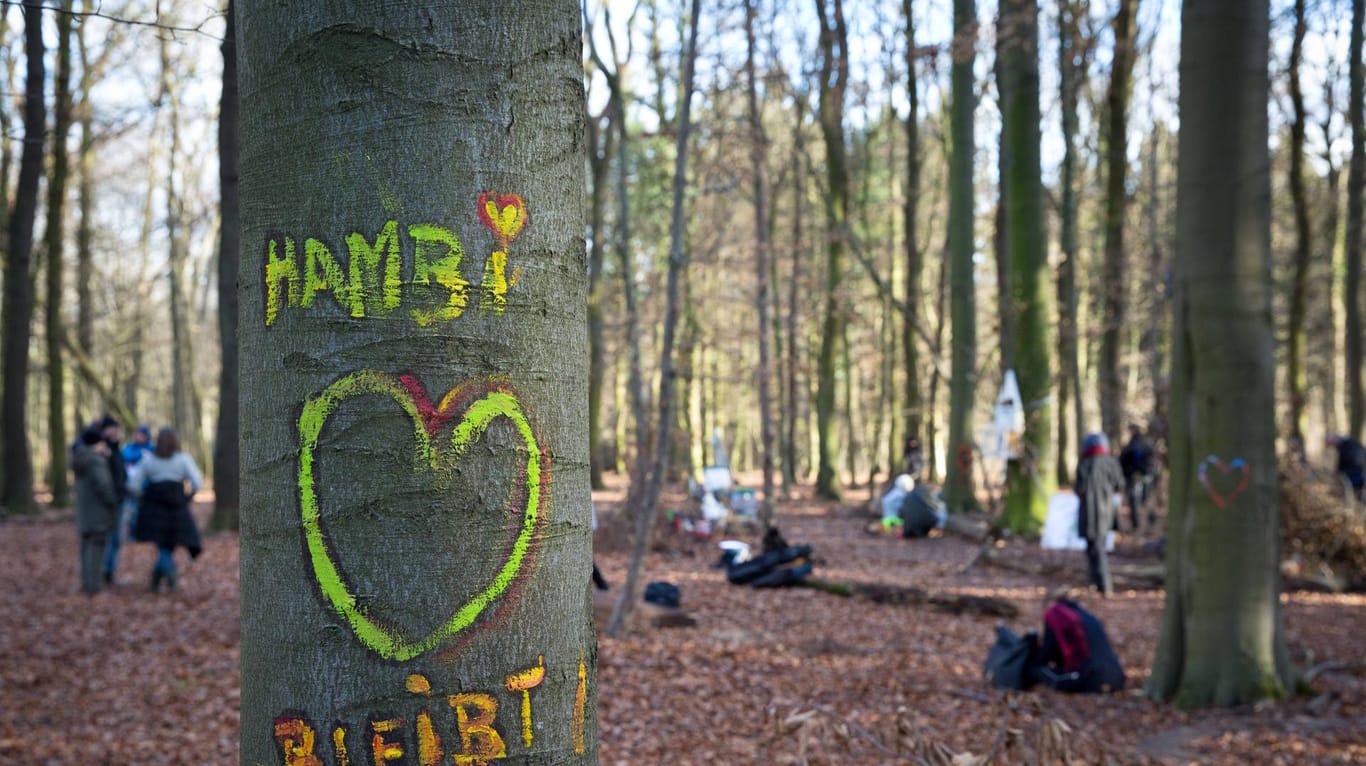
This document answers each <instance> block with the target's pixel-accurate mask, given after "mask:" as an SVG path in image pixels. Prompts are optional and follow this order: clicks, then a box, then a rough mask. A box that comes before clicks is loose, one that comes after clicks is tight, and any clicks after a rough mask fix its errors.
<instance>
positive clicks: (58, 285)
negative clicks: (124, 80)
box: [43, 0, 131, 508]
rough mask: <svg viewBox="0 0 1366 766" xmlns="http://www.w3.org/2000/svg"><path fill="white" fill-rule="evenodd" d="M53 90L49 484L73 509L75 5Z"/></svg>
mask: <svg viewBox="0 0 1366 766" xmlns="http://www.w3.org/2000/svg"><path fill="white" fill-rule="evenodd" d="M53 90H54V101H55V104H54V106H53V125H52V172H51V174H50V177H49V178H48V182H47V231H46V232H44V234H43V249H44V250H45V252H46V255H47V268H46V269H45V273H46V276H47V291H46V300H45V302H44V305H43V315H44V323H43V330H44V335H45V338H44V339H45V341H46V345H47V447H48V479H47V482H48V487H50V488H51V490H52V505H53V506H55V507H57V508H65V507H67V506H68V505H70V504H71V488H70V486H69V485H68V484H67V481H66V453H67V449H69V445H68V444H67V441H66V366H65V365H64V364H63V363H62V338H63V336H64V335H65V334H66V327H65V322H63V321H62V309H63V307H64V306H65V305H66V300H65V296H64V293H65V292H66V291H65V289H64V287H63V283H64V281H65V280H64V279H63V276H64V275H65V273H66V258H65V257H64V256H63V249H64V248H63V235H62V224H63V223H64V216H65V215H66V183H67V178H68V177H69V175H70V174H69V173H68V172H67V168H68V165H69V163H68V154H67V151H66V137H67V134H68V133H70V132H71V0H62V7H61V11H60V12H59V13H58V14H57V71H56V73H55V76H54V83H53ZM130 427H131V425H130Z"/></svg>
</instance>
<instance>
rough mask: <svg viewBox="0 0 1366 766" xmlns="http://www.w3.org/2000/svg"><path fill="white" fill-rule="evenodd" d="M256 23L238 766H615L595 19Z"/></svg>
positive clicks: (385, 12) (568, 6) (384, 14)
mask: <svg viewBox="0 0 1366 766" xmlns="http://www.w3.org/2000/svg"><path fill="white" fill-rule="evenodd" d="M236 21H237V27H236V30H237V33H238V36H239V37H240V46H239V55H238V65H239V70H238V71H239V73H240V78H241V79H240V87H241V104H242V114H241V149H242V153H241V202H242V220H243V227H242V257H241V269H240V271H239V272H238V280H239V293H238V297H239V305H240V306H241V307H242V308H243V310H244V313H243V315H242V322H241V327H240V330H239V339H240V344H241V345H240V351H241V370H242V381H241V383H242V402H241V404H242V406H241V414H242V470H243V475H245V476H250V477H251V481H248V482H244V483H243V485H242V498H241V499H242V507H243V508H244V509H247V510H248V512H247V513H244V514H243V516H242V536H241V537H242V565H241V569H242V571H241V579H242V631H243V635H242V706H241V707H242V727H241V763H243V764H257V763H277V764H278V763H280V762H281V760H282V759H283V761H284V762H286V763H292V764H321V763H328V764H340V763H343V762H347V760H348V759H349V762H351V763H359V762H361V761H364V762H367V763H368V762H369V761H370V756H371V754H372V753H373V754H375V758H376V759H377V760H378V761H389V760H396V759H397V758H399V757H403V758H405V759H406V761H407V762H410V763H423V764H435V763H440V762H449V761H447V760H446V759H448V758H453V759H454V762H455V763H483V762H487V761H491V760H494V759H503V758H504V757H506V758H507V761H508V762H510V763H596V762H597V755H596V751H597V731H596V728H597V727H596V713H595V703H594V697H595V687H596V682H595V672H594V666H595V653H596V652H595V645H594V638H593V632H592V626H591V621H590V615H589V598H588V575H589V571H590V568H591V553H590V547H591V546H590V532H589V508H588V506H589V486H588V453H587V450H588V438H587V418H586V413H585V411H584V407H583V403H584V400H585V398H586V397H587V385H586V381H587V359H588V349H587V338H586V334H585V329H584V328H585V306H586V298H587V295H586V289H585V288H586V269H585V265H586V256H585V252H584V243H583V221H584V210H583V206H582V200H583V188H584V187H583V160H582V157H583V150H584V146H583V135H584V133H583V124H582V120H583V115H584V105H583V87H582V76H583V70H582V66H581V63H580V59H579V55H580V51H581V50H582V48H581V45H582V37H581V26H580V17H579V9H578V6H577V4H576V3H573V2H556V3H541V4H535V5H532V4H522V5H519V4H511V5H509V4H506V3H504V4H494V3H478V4H472V3H468V2H455V1H454V0H446V1H445V2H437V3H428V4H426V8H425V10H422V11H419V12H414V11H412V9H410V8H409V7H407V6H406V5H405V6H403V7H402V8H400V7H398V6H394V5H393V4H391V3H380V2H363V3H355V2H349V3H312V4H309V5H307V6H302V5H288V4H286V5H281V4H278V3H260V2H253V3H245V4H243V5H242V9H241V11H239V12H238V15H237V19H236ZM491 41H497V45H496V46H491V45H490V44H489V43H490V42H491ZM301 554H302V555H301Z"/></svg>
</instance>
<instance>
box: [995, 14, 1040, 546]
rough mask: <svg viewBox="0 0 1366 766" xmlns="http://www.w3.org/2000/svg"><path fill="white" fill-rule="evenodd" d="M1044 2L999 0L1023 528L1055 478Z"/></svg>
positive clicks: (1014, 488) (1010, 475)
mask: <svg viewBox="0 0 1366 766" xmlns="http://www.w3.org/2000/svg"><path fill="white" fill-rule="evenodd" d="M1038 16H1039V6H1038V2H1037V0H1002V2H1001V10H1000V19H1001V21H1002V23H1003V24H1004V25H1005V26H1004V30H1008V32H1007V33H1005V34H1002V32H1003V31H1004V30H1003V29H1002V27H1000V26H998V31H997V34H998V36H1000V37H999V39H1000V40H1001V42H1000V46H1001V47H1000V50H1001V52H1002V58H1001V62H1000V65H1001V82H1002V84H1003V86H1004V87H1003V89H1002V92H1001V101H1002V109H1001V114H1002V129H1001V144H1002V150H1001V156H1002V157H1005V158H1008V159H1007V163H1008V164H1007V166H1006V176H1005V177H1004V178H1003V179H1002V180H1001V185H1002V187H1003V188H1005V189H1006V190H1007V192H1006V194H1005V195H1004V196H1005V199H1006V202H1007V205H1008V207H1007V210H1006V227H1007V228H1006V241H1007V245H1008V246H1007V253H1008V256H1009V259H1008V260H1009V268H1010V280H1009V284H1010V289H1011V292H1010V294H1009V295H1008V296H1002V298H1001V300H1002V302H1004V303H1006V304H1007V306H1008V307H1009V312H1008V313H1009V314H1010V316H1011V318H1012V322H1011V324H1012V326H1013V328H1014V330H1015V332H1014V333H1013V335H1012V338H1013V341H1014V345H1015V348H1014V353H1013V354H1012V356H1013V358H1014V361H1015V373H1016V378H1017V380H1018V382H1019V386H1020V398H1021V400H1022V401H1021V405H1022V406H1023V407H1024V414H1025V424H1024V426H1025V428H1024V435H1023V438H1022V439H1021V441H1020V447H1019V455H1017V456H1016V457H1015V458H1013V459H1011V460H1009V461H1008V462H1007V463H1006V498H1005V514H1004V517H1003V519H1002V521H1003V522H1004V526H1005V527H1006V528H1007V529H1009V530H1011V531H1012V532H1014V533H1016V534H1019V535H1027V534H1033V533H1034V532H1036V531H1037V530H1039V529H1040V528H1041V527H1042V526H1043V521H1044V518H1045V516H1047V513H1048V496H1049V495H1051V494H1052V490H1053V481H1052V475H1051V471H1050V465H1049V460H1050V458H1051V456H1052V448H1053V445H1052V434H1051V433H1049V427H1050V426H1051V425H1052V409H1053V408H1052V407H1051V406H1050V405H1049V404H1048V401H1049V388H1050V384H1051V383H1052V364H1051V363H1050V360H1049V358H1048V356H1049V355H1048V352H1049V346H1050V345H1051V344H1052V337H1051V336H1052V333H1051V331H1050V327H1049V322H1048V314H1049V301H1048V248H1047V245H1046V235H1045V231H1044V229H1045V226H1044V209H1043V181H1042V178H1041V171H1040V162H1041V161H1040V158H1039V146H1040V141H1041V136H1040V128H1039V24H1038Z"/></svg>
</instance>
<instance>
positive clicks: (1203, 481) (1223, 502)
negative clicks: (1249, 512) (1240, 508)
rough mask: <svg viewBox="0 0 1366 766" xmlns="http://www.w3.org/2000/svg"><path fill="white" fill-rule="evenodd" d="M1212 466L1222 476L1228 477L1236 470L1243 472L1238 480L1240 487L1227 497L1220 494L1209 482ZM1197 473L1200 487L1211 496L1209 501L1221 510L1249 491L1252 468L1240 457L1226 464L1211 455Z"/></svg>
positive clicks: (1201, 464) (1202, 461)
mask: <svg viewBox="0 0 1366 766" xmlns="http://www.w3.org/2000/svg"><path fill="white" fill-rule="evenodd" d="M1210 466H1214V467H1215V468H1217V469H1219V473H1220V475H1227V474H1228V473H1229V472H1230V471H1235V470H1236V471H1241V473H1242V475H1241V476H1240V477H1239V479H1238V486H1236V487H1234V488H1233V490H1232V491H1230V492H1229V493H1228V494H1227V495H1221V494H1219V491H1218V490H1216V489H1215V488H1214V487H1213V486H1211V485H1210V482H1209V467H1210ZM1197 473H1198V475H1199V478H1200V486H1202V487H1204V488H1205V494H1207V495H1209V499H1210V500H1213V501H1214V504H1215V505H1217V506H1219V507H1220V508H1227V507H1228V505H1229V503H1232V502H1233V501H1234V500H1235V499H1237V497H1238V496H1239V495H1241V494H1243V492H1244V490H1246V489H1247V485H1248V482H1249V481H1250V480H1251V467H1250V466H1248V464H1247V463H1246V462H1245V461H1244V460H1243V459H1242V458H1240V457H1239V458H1234V459H1233V460H1232V461H1230V462H1228V463H1225V462H1224V461H1223V460H1220V459H1219V458H1217V457H1215V456H1214V455H1209V456H1207V457H1206V458H1205V459H1204V460H1201V461H1200V469H1199V471H1198V472H1197Z"/></svg>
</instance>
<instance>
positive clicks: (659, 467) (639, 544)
mask: <svg viewBox="0 0 1366 766" xmlns="http://www.w3.org/2000/svg"><path fill="white" fill-rule="evenodd" d="M701 14H702V4H701V0H692V12H691V14H690V21H689V30H688V48H687V51H686V53H684V54H683V78H682V79H683V92H682V94H681V96H680V99H679V107H678V123H677V130H678V136H677V143H676V146H675V153H674V179H673V203H672V207H671V212H670V216H669V273H668V277H667V284H666V287H665V290H666V296H665V301H666V303H665V313H664V337H663V339H662V341H661V343H660V351H659V420H658V425H657V428H658V433H657V434H656V437H655V454H654V456H653V460H652V468H651V470H650V473H649V486H648V487H647V490H646V492H645V493H644V495H643V497H644V506H643V507H642V508H641V510H640V513H639V514H638V515H637V518H636V530H635V540H634V542H633V544H632V547H631V563H630V566H629V568H628V570H627V573H626V582H625V583H624V584H623V585H622V589H621V596H620V598H618V599H617V603H616V606H615V608H614V609H613V610H612V617H611V619H610V620H609V621H608V623H607V635H609V636H616V635H619V634H620V633H621V630H622V628H623V627H624V626H625V624H626V618H627V617H629V616H630V614H631V609H632V608H633V607H634V606H635V602H636V600H637V599H638V598H639V597H640V585H641V583H640V575H641V569H642V568H643V565H644V560H645V552H646V550H647V549H648V548H649V545H650V540H651V538H652V537H653V535H654V526H655V517H656V515H657V514H656V510H657V508H658V505H659V495H660V492H661V491H662V489H663V485H664V471H665V469H666V467H667V465H668V458H669V429H670V427H671V426H672V425H673V417H674V414H673V412H674V362H673V352H674V333H675V332H676V330H677V326H678V315H679V311H680V308H681V307H680V302H679V299H678V293H679V284H680V282H681V281H682V280H683V278H684V274H685V273H686V272H687V269H688V250H687V248H686V246H685V242H684V237H685V231H684V228H685V226H686V223H685V221H684V210H683V197H684V192H685V191H686V188H687V182H688V138H689V135H688V134H689V133H690V131H691V125H692V123H691V115H692V94H693V69H694V65H695V63H696V61H697V28H698V25H699V21H700V19H701Z"/></svg>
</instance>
